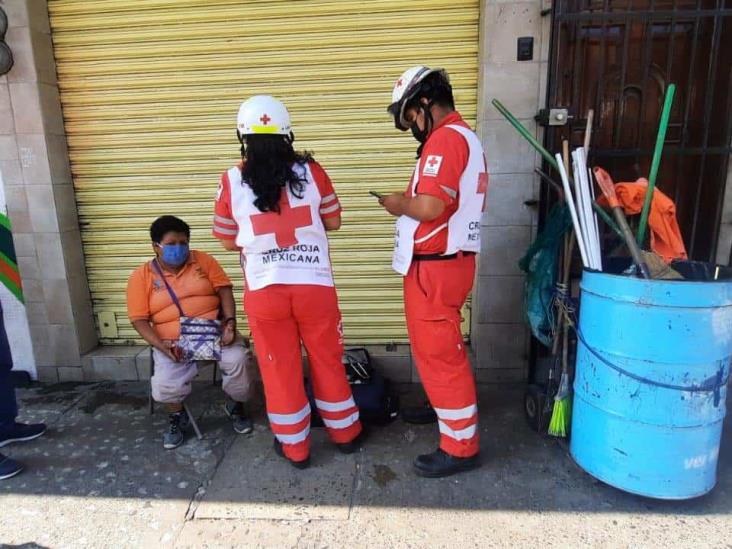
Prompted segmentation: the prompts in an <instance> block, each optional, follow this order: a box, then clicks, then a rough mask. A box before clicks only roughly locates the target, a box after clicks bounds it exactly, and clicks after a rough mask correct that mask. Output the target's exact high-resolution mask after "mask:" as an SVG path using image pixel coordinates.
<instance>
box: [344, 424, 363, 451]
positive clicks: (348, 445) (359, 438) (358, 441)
mask: <svg viewBox="0 0 732 549" xmlns="http://www.w3.org/2000/svg"><path fill="white" fill-rule="evenodd" d="M366 436H367V435H366V427H364V425H363V424H361V432H360V433H359V434H357V435H356V438H354V439H353V440H352V441H351V442H343V443H341V444H338V445H337V446H338V450H340V452H341V454H353V453H354V452H358V451H359V450H360V449H361V446H362V445H363V441H364V440H366Z"/></svg>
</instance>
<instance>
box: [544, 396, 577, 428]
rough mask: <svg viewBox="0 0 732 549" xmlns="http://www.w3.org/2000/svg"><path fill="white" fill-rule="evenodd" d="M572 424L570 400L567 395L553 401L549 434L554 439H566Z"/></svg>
mask: <svg viewBox="0 0 732 549" xmlns="http://www.w3.org/2000/svg"><path fill="white" fill-rule="evenodd" d="M571 423H572V400H571V399H570V398H569V395H567V396H566V397H564V398H561V399H558V400H555V401H554V409H553V410H552V419H551V421H550V422H549V434H550V435H552V436H554V437H566V436H567V435H568V434H569V427H570V425H571Z"/></svg>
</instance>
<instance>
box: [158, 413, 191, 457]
mask: <svg viewBox="0 0 732 549" xmlns="http://www.w3.org/2000/svg"><path fill="white" fill-rule="evenodd" d="M187 426H188V416H187V415H186V412H185V410H181V411H180V412H174V413H172V414H168V430H167V431H166V433H165V434H164V435H163V448H165V449H166V450H173V449H175V448H177V447H178V446H180V445H181V444H183V441H184V440H185V434H184V431H185V428H186V427H187Z"/></svg>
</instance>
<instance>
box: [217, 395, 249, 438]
mask: <svg viewBox="0 0 732 549" xmlns="http://www.w3.org/2000/svg"><path fill="white" fill-rule="evenodd" d="M224 410H225V411H226V415H227V416H229V417H230V418H231V425H232V426H233V427H234V431H235V432H237V433H239V434H240V435H248V434H249V433H251V432H252V431H254V424H253V423H252V420H251V419H249V417H248V416H247V413H246V411H245V410H244V404H243V403H241V402H234V401H233V400H227V401H226V403H225V404H224Z"/></svg>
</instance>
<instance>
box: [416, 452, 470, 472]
mask: <svg viewBox="0 0 732 549" xmlns="http://www.w3.org/2000/svg"><path fill="white" fill-rule="evenodd" d="M478 467H480V456H479V455H478V454H476V455H474V456H470V457H466V458H461V457H457V456H451V455H450V454H448V453H447V452H444V451H443V450H440V449H439V448H438V449H437V450H435V451H434V452H432V453H431V454H424V455H421V456H417V458H416V459H415V460H414V472H415V473H417V474H418V475H419V476H420V477H427V478H439V477H449V476H450V475H454V474H455V473H461V472H462V471H470V470H471V469H477V468H478Z"/></svg>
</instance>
